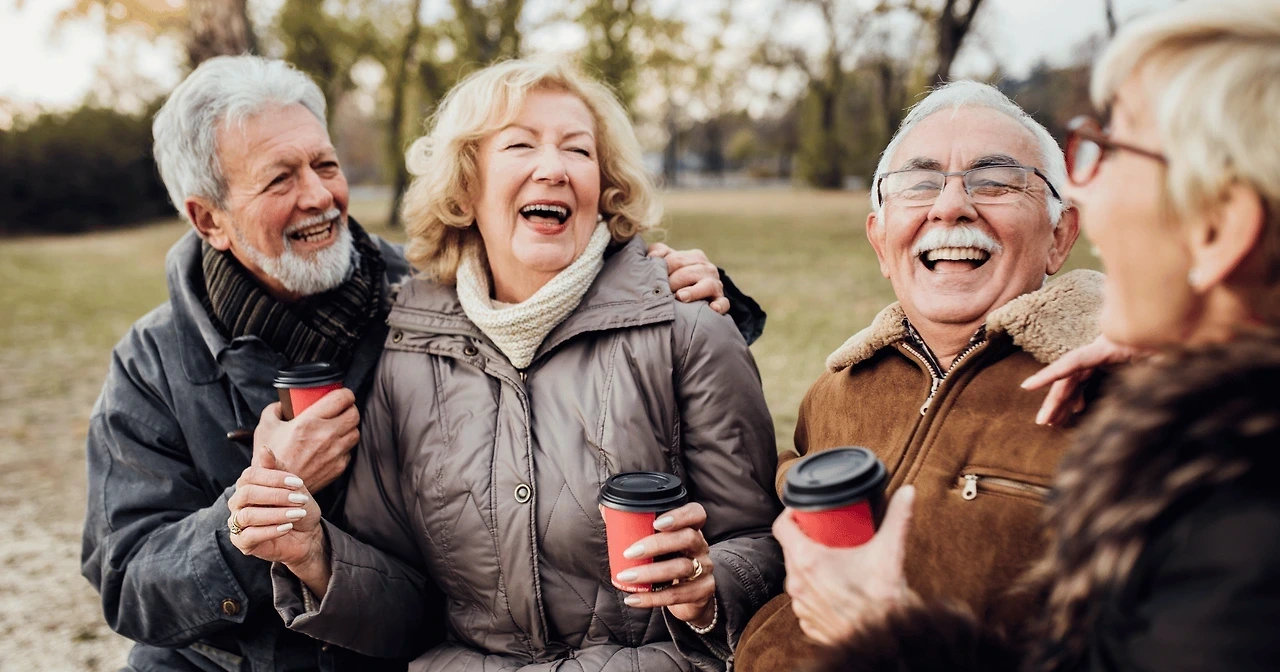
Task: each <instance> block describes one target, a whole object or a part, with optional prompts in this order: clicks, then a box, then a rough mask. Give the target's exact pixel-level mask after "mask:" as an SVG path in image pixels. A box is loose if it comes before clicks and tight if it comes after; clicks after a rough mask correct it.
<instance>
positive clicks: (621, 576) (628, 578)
mask: <svg viewBox="0 0 1280 672" xmlns="http://www.w3.org/2000/svg"><path fill="white" fill-rule="evenodd" d="M638 578H640V575H639V574H637V573H636V571H635V570H634V569H628V570H627V571H625V572H618V580H619V581H621V582H623V583H631V582H632V581H635V580H636V579H638Z"/></svg>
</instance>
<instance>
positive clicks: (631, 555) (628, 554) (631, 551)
mask: <svg viewBox="0 0 1280 672" xmlns="http://www.w3.org/2000/svg"><path fill="white" fill-rule="evenodd" d="M642 555H644V544H634V545H633V546H632V547H631V548H628V549H627V550H625V551H623V552H622V557H624V558H627V559H628V560H630V559H635V558H638V557H640V556H642Z"/></svg>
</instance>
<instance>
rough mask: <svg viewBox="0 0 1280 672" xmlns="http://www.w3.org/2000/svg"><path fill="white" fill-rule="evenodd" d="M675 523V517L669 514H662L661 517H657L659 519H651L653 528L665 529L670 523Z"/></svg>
mask: <svg viewBox="0 0 1280 672" xmlns="http://www.w3.org/2000/svg"><path fill="white" fill-rule="evenodd" d="M675 524H676V519H675V518H672V517H671V516H663V517H661V518H659V519H657V520H655V521H653V529H655V530H665V529H667V528H668V527H671V526H672V525H675Z"/></svg>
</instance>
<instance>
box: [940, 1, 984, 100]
mask: <svg viewBox="0 0 1280 672" xmlns="http://www.w3.org/2000/svg"><path fill="white" fill-rule="evenodd" d="M981 6H982V0H969V8H968V9H967V10H966V11H965V12H964V13H963V14H960V13H958V12H957V10H956V0H947V2H946V4H945V5H944V6H943V7H942V11H941V12H939V14H938V21H937V24H936V26H937V33H938V51H937V54H938V69H937V70H934V72H933V77H932V78H930V80H929V81H930V83H931V84H935V85H936V84H941V83H943V82H946V81H947V80H948V79H950V77H951V64H952V62H954V61H955V60H956V54H957V53H959V51H960V45H962V44H963V43H964V38H965V35H968V34H969V29H970V28H972V27H973V17H974V16H976V15H977V14H978V8H979V7H981Z"/></svg>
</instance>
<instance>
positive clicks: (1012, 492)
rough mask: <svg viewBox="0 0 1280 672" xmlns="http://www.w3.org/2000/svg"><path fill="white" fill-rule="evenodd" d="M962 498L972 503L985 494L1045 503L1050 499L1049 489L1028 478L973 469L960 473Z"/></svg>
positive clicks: (958, 482)
mask: <svg viewBox="0 0 1280 672" xmlns="http://www.w3.org/2000/svg"><path fill="white" fill-rule="evenodd" d="M956 486H957V487H958V488H959V489H960V498H961V499H963V500H964V501H966V502H971V501H973V500H975V499H977V498H978V497H980V496H982V495H984V494H992V495H1004V496H1006V497H1017V498H1019V499H1029V500H1032V501H1035V502H1040V503H1043V502H1044V501H1045V499H1047V498H1048V497H1049V487H1048V486H1046V485H1042V484H1040V483H1036V482H1034V481H1032V480H1030V479H1029V477H1026V476H1019V475H1016V474H1011V473H1009V472H1006V471H1001V470H998V469H982V468H978V467H971V468H967V469H964V470H962V471H961V472H960V477H959V478H958V479H957V481H956Z"/></svg>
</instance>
